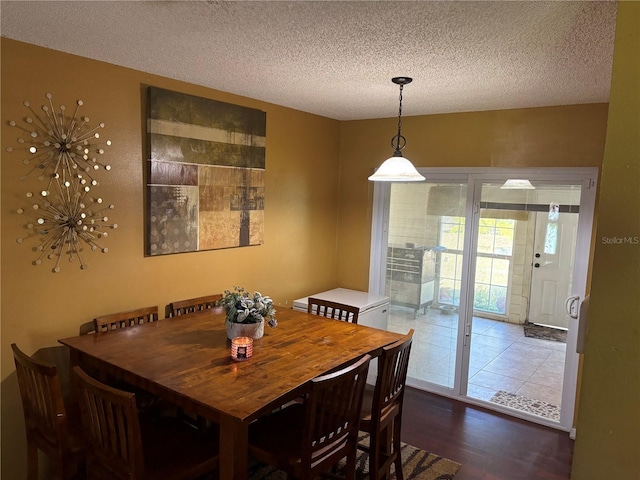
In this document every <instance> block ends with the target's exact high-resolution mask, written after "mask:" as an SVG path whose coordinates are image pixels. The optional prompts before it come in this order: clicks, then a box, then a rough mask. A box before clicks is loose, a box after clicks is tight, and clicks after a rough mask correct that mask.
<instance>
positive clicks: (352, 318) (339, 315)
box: [307, 297, 360, 323]
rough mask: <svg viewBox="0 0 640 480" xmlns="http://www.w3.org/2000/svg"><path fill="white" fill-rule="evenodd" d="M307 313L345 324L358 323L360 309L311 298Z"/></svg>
mask: <svg viewBox="0 0 640 480" xmlns="http://www.w3.org/2000/svg"><path fill="white" fill-rule="evenodd" d="M307 312H308V313H313V314H314V315H320V316H323V317H327V318H334V319H336V320H342V321H345V322H351V323H358V314H359V313H360V308H359V307H354V306H352V305H346V304H344V303H337V302H331V301H329V300H322V299H320V298H315V297H309V303H308V305H307Z"/></svg>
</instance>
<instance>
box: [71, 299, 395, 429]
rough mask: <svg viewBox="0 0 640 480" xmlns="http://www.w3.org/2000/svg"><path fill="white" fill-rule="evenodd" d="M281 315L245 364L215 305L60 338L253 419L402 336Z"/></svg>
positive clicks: (131, 377)
mask: <svg viewBox="0 0 640 480" xmlns="http://www.w3.org/2000/svg"><path fill="white" fill-rule="evenodd" d="M277 317H278V327H277V328H269V327H265V333H264V336H263V337H262V338H261V339H259V340H254V344H253V356H252V357H251V358H250V359H248V360H245V361H240V362H239V361H235V360H232V359H231V342H230V341H229V340H228V339H227V335H226V327H225V324H224V314H223V313H220V312H215V311H212V310H208V311H204V312H198V313H194V314H191V315H186V316H180V317H175V318H168V319H163V320H160V321H157V322H153V323H149V324H144V325H139V326H135V327H128V328H125V329H121V330H116V331H112V332H108V333H101V334H95V335H84V336H78V337H70V338H64V339H61V340H59V342H60V343H62V344H63V345H66V346H68V347H69V348H70V349H71V350H72V352H73V353H74V354H80V355H82V357H83V358H85V359H88V360H91V359H94V360H96V361H97V362H98V363H99V364H101V365H103V366H107V367H108V368H110V369H112V370H115V371H120V372H125V373H126V376H125V379H126V380H127V381H129V382H132V383H133V384H135V385H137V386H141V387H143V388H146V389H148V390H149V391H151V392H152V393H155V394H159V395H161V396H164V397H167V398H170V399H173V400H177V403H178V404H181V403H185V402H186V403H187V404H188V405H190V406H192V407H193V406H195V407H197V408H196V410H197V413H199V414H202V415H204V416H207V417H209V418H211V419H212V420H218V419H219V418H220V416H221V415H222V416H226V417H227V418H229V417H230V418H233V419H235V420H236V421H240V422H243V423H245V422H250V421H252V420H254V419H255V418H258V417H259V416H260V415H262V414H264V413H266V412H268V411H270V410H271V409H273V408H275V407H277V406H279V405H281V404H282V403H283V401H287V400H289V399H291V398H295V396H297V395H299V394H300V393H302V392H303V391H304V389H305V385H308V382H309V380H311V379H312V378H314V377H316V376H318V375H321V374H322V373H324V372H326V371H327V370H330V369H333V368H336V367H339V366H341V365H343V364H345V363H348V362H350V361H352V360H354V359H357V358H359V357H361V356H362V355H364V354H366V353H369V354H372V355H373V356H376V355H378V354H379V353H380V352H381V350H382V348H383V347H384V346H385V345H388V344H390V343H393V342H395V341H397V340H399V339H401V338H402V335H401V334H398V333H393V332H388V331H385V330H379V329H376V328H372V327H367V326H363V325H354V324H351V323H347V322H342V321H339V320H332V319H327V318H324V317H319V316H316V315H310V314H308V313H304V312H299V311H295V310H292V309H286V310H285V309H279V310H278V316H277ZM180 400H184V402H181V401H180Z"/></svg>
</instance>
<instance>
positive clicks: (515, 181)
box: [500, 178, 536, 190]
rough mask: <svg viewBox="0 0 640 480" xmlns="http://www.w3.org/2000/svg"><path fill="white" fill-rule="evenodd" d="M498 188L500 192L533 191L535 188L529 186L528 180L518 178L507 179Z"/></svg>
mask: <svg viewBox="0 0 640 480" xmlns="http://www.w3.org/2000/svg"><path fill="white" fill-rule="evenodd" d="M500 188H501V189H502V190H533V189H535V188H536V187H534V186H533V185H531V182H530V181H529V180H526V179H520V178H509V179H508V180H507V181H506V182H504V184H503V185H502V186H501V187H500Z"/></svg>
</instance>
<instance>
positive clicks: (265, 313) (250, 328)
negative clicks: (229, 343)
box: [218, 286, 278, 339]
mask: <svg viewBox="0 0 640 480" xmlns="http://www.w3.org/2000/svg"><path fill="white" fill-rule="evenodd" d="M218 305H219V306H221V307H223V308H224V310H225V312H226V317H225V323H226V325H227V337H229V338H230V339H233V338H236V337H251V338H254V339H259V338H262V336H263V335H264V324H265V321H266V322H267V324H268V325H269V326H270V327H271V328H275V327H276V326H277V325H278V321H277V320H276V309H275V308H274V306H273V300H271V298H269V297H267V296H263V295H262V294H261V293H260V292H255V293H253V294H250V293H249V292H247V291H246V290H245V289H244V288H243V287H238V286H234V287H233V291H229V290H225V291H224V293H223V296H222V298H221V299H220V300H219V301H218Z"/></svg>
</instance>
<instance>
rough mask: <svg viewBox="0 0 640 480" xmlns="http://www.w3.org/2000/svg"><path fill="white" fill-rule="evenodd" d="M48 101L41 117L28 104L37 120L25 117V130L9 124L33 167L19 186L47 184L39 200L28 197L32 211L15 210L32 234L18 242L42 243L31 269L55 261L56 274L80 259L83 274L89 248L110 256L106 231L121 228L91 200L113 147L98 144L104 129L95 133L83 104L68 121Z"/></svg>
mask: <svg viewBox="0 0 640 480" xmlns="http://www.w3.org/2000/svg"><path fill="white" fill-rule="evenodd" d="M46 97H47V100H48V105H42V107H41V109H42V112H43V113H42V114H40V115H39V114H38V113H37V112H36V111H35V110H34V109H33V108H32V107H31V105H30V103H29V102H28V101H25V102H24V106H25V107H27V108H28V109H29V111H30V112H31V114H32V115H33V116H27V117H25V118H24V123H25V124H24V125H19V124H17V123H16V122H15V121H13V120H11V121H10V122H9V125H10V126H12V127H16V128H18V129H20V130H22V132H23V134H24V136H25V137H26V138H24V137H22V136H21V137H18V139H17V142H18V145H20V149H21V150H22V149H24V151H25V155H27V156H26V158H24V159H23V163H24V164H25V165H30V166H32V168H31V169H30V170H29V172H28V173H27V174H26V175H24V176H22V177H20V180H22V181H26V180H28V178H30V177H31V176H32V175H36V178H37V180H39V181H42V182H46V185H45V186H44V187H42V188H38V193H37V194H35V193H33V192H27V194H26V196H27V198H29V199H30V201H32V202H33V203H32V205H31V206H30V207H28V208H26V209H24V208H20V209H18V210H17V213H18V214H21V215H26V216H28V217H29V220H28V222H27V223H26V224H25V229H26V230H28V231H29V233H28V234H27V235H26V236H23V237H19V238H18V239H17V242H18V243H23V242H24V241H25V240H26V239H28V238H30V237H33V236H37V237H39V239H40V244H39V245H38V246H36V247H34V248H33V250H34V251H35V252H36V253H37V254H38V257H37V258H36V259H35V260H34V261H33V262H32V263H33V265H40V264H41V263H42V260H43V258H45V257H46V258H48V259H50V260H54V261H55V265H54V267H53V270H52V271H53V272H54V273H57V272H59V271H60V261H61V260H62V258H64V257H66V258H67V259H68V260H69V262H74V261H75V260H76V259H77V260H78V261H79V263H80V268H81V269H83V270H84V269H86V268H87V263H86V262H85V260H84V258H83V255H82V252H83V251H84V248H85V245H86V246H88V247H89V248H90V249H91V250H92V251H98V250H99V251H101V252H103V253H107V251H108V249H107V248H106V247H104V246H103V245H102V244H101V243H100V240H101V239H104V238H106V237H107V236H108V232H107V230H109V229H115V228H117V227H118V225H117V224H115V223H111V224H110V223H108V222H109V218H108V217H107V216H106V215H105V213H106V212H107V211H108V210H113V209H114V205H105V204H104V202H103V200H102V198H101V197H93V196H91V191H92V188H93V187H96V186H98V181H97V180H96V178H95V177H94V175H95V174H96V173H97V172H98V171H100V170H106V171H108V170H111V166H110V165H108V164H104V163H102V162H101V161H99V160H98V159H99V158H100V157H101V156H102V155H103V154H104V153H105V150H104V149H105V147H106V146H109V145H111V141H109V140H107V141H106V142H104V143H102V141H101V140H100V133H98V130H100V129H102V128H104V123H99V124H98V125H97V126H95V127H91V126H90V125H89V117H87V116H81V115H80V107H82V105H83V102H82V100H78V101H77V102H76V108H75V111H74V113H73V115H72V116H69V115H67V114H66V108H65V106H64V105H60V107H59V112H56V110H55V108H54V106H53V102H52V96H51V94H50V93H47V94H46ZM13 151H14V149H13V148H12V147H8V148H7V152H13Z"/></svg>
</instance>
